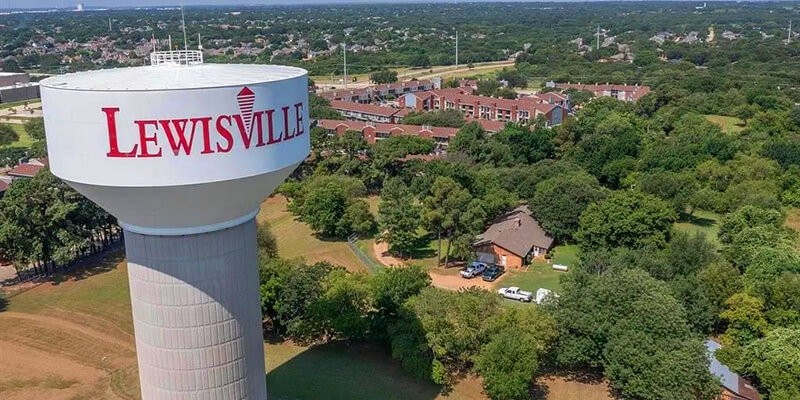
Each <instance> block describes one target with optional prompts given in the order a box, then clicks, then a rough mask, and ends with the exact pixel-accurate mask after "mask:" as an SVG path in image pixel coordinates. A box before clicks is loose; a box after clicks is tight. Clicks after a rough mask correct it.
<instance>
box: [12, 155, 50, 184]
mask: <svg viewBox="0 0 800 400" xmlns="http://www.w3.org/2000/svg"><path fill="white" fill-rule="evenodd" d="M46 166H47V158H39V159H37V158H32V159H30V160H28V161H27V162H24V163H22V164H19V165H17V166H16V167H14V168H11V170H10V171H8V172H6V175H7V176H9V177H11V180H12V181H13V180H16V179H30V178H33V177H34V176H36V174H38V173H39V171H40V170H41V169H42V168H44V167H46Z"/></svg>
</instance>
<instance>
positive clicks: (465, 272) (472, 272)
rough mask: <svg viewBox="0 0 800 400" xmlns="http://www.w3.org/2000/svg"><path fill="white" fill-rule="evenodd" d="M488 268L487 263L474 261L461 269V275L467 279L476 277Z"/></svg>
mask: <svg viewBox="0 0 800 400" xmlns="http://www.w3.org/2000/svg"><path fill="white" fill-rule="evenodd" d="M485 270H486V264H484V263H482V262H477V261H473V262H472V263H471V264H469V265H467V267H466V268H464V269H462V270H461V277H462V278H465V279H470V278H474V277H476V276H478V275H480V274H482V273H483V271H485Z"/></svg>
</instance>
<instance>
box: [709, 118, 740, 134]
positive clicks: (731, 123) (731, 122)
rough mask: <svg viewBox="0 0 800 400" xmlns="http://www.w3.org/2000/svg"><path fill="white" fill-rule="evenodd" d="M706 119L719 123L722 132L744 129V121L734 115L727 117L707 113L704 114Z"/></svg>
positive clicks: (730, 132)
mask: <svg viewBox="0 0 800 400" xmlns="http://www.w3.org/2000/svg"><path fill="white" fill-rule="evenodd" d="M705 117H706V119H707V120H709V121H711V122H713V123H715V124H717V125H719V127H720V128H721V129H722V132H723V133H726V134H729V135H731V134H736V133H739V132H741V131H742V130H743V129H744V121H742V120H741V119H739V118H736V117H728V116H725V115H713V114H709V115H706V116H705Z"/></svg>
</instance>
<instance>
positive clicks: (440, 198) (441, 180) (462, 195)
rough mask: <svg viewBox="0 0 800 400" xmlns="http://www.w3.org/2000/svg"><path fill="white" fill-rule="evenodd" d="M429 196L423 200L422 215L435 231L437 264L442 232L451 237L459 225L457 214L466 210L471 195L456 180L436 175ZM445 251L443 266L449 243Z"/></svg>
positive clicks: (447, 254) (440, 259) (439, 262)
mask: <svg viewBox="0 0 800 400" xmlns="http://www.w3.org/2000/svg"><path fill="white" fill-rule="evenodd" d="M430 192H431V194H430V196H428V197H426V198H425V200H424V201H423V208H422V217H423V220H424V221H425V222H426V224H427V225H428V226H429V227H430V228H431V229H432V230H435V231H436V241H437V246H436V248H437V252H436V254H437V255H436V259H437V265H440V264H441V262H442V256H441V253H442V234H444V235H445V236H446V237H447V238H449V239H452V238H453V236H455V235H454V234H455V233H456V231H457V229H456V228H457V227H458V226H459V225H460V224H459V223H458V222H459V220H460V216H459V214H461V213H463V212H464V211H466V210H467V206H468V205H469V202H470V200H471V199H472V196H470V194H469V192H468V191H467V190H465V189H464V188H463V187H461V185H459V184H458V183H457V182H456V181H454V180H453V179H451V178H447V177H441V176H440V177H438V178H436V180H435V181H434V182H433V186H431V190H430ZM451 241H452V240H449V241H448V242H447V250H446V251H445V266H447V262H448V259H449V255H450V245H451V244H450V243H451Z"/></svg>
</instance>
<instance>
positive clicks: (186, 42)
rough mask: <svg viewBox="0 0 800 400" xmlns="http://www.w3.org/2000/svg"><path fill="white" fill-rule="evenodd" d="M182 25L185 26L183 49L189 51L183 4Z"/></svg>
mask: <svg viewBox="0 0 800 400" xmlns="http://www.w3.org/2000/svg"><path fill="white" fill-rule="evenodd" d="M181 25H182V26H183V49H184V50H187V51H188V50H189V41H188V40H187V39H186V15H185V14H184V13H183V4H181Z"/></svg>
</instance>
